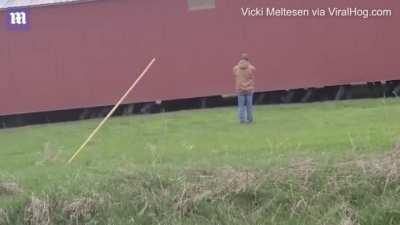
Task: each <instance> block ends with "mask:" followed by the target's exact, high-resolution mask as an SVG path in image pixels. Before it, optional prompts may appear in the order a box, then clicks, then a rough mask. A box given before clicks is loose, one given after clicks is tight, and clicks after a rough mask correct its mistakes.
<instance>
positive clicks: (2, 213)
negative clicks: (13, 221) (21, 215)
mask: <svg viewBox="0 0 400 225" xmlns="http://www.w3.org/2000/svg"><path fill="white" fill-rule="evenodd" d="M9 223H10V220H9V219H8V213H7V211H6V210H5V209H2V208H0V225H8V224H9Z"/></svg>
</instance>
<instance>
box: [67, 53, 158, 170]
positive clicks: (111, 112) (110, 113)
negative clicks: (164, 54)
mask: <svg viewBox="0 0 400 225" xmlns="http://www.w3.org/2000/svg"><path fill="white" fill-rule="evenodd" d="M155 61H156V58H153V59H152V60H151V61H150V63H149V64H148V65H147V67H146V68H145V69H144V70H143V72H142V73H141V74H140V76H139V77H138V78H137V79H136V81H135V82H134V83H133V84H132V85H131V86H130V87H129V89H128V90H127V91H126V92H125V94H124V95H123V96H122V97H121V99H119V101H118V102H117V103H116V104H115V106H114V107H113V108H112V109H111V111H110V112H109V113H108V114H107V116H106V117H105V118H104V119H103V120H102V121H101V122H100V124H99V125H98V126H97V127H96V129H94V130H93V132H92V133H91V134H90V135H89V137H88V138H87V139H86V141H85V142H83V144H82V145H81V146H80V147H79V148H78V150H76V152H75V153H74V155H72V157H71V158H70V159H69V160H68V164H70V163H71V162H72V161H73V160H74V159H75V157H76V156H77V155H78V154H79V153H80V152H81V151H82V149H83V148H84V147H85V146H86V145H87V144H88V143H89V141H90V140H91V139H92V138H93V137H94V135H95V134H96V133H97V132H98V131H99V130H100V128H101V127H102V126H103V125H104V124H105V123H106V122H107V120H108V119H109V118H110V117H111V115H112V114H113V113H114V112H115V110H117V108H118V106H120V105H121V103H122V102H123V101H124V100H125V98H126V97H127V96H128V95H129V93H130V92H131V91H132V89H133V88H135V86H136V85H137V84H138V83H139V81H140V80H141V79H142V77H143V76H144V75H145V74H146V73H147V71H148V70H149V69H150V67H151V66H152V65H153V63H154V62H155Z"/></svg>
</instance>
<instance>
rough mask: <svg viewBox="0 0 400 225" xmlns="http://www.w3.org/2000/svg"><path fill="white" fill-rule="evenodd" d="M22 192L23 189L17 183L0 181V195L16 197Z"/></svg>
mask: <svg viewBox="0 0 400 225" xmlns="http://www.w3.org/2000/svg"><path fill="white" fill-rule="evenodd" d="M22 192H23V190H22V188H21V187H20V186H19V185H18V184H17V183H16V182H6V181H4V182H2V181H0V195H15V194H19V193H22Z"/></svg>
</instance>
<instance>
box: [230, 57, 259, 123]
mask: <svg viewBox="0 0 400 225" xmlns="http://www.w3.org/2000/svg"><path fill="white" fill-rule="evenodd" d="M255 70H256V68H255V67H254V66H253V65H251V63H250V61H249V57H248V55H247V54H245V53H243V54H242V55H241V57H240V61H239V63H238V64H237V65H236V66H235V67H233V74H234V75H235V78H236V91H237V94H238V106H239V120H240V123H246V122H247V123H251V122H253V109H252V107H253V92H254V72H255Z"/></svg>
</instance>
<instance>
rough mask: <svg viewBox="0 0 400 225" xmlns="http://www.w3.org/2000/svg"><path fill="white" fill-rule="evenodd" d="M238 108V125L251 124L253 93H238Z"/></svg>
mask: <svg viewBox="0 0 400 225" xmlns="http://www.w3.org/2000/svg"><path fill="white" fill-rule="evenodd" d="M238 106H239V120H240V123H245V122H249V123H251V122H253V93H252V92H244V93H239V94H238Z"/></svg>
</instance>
